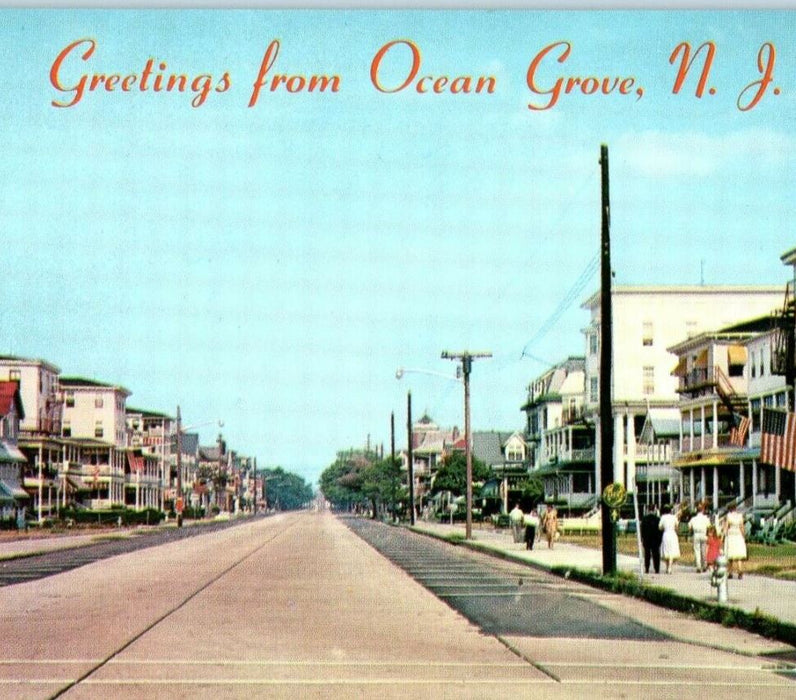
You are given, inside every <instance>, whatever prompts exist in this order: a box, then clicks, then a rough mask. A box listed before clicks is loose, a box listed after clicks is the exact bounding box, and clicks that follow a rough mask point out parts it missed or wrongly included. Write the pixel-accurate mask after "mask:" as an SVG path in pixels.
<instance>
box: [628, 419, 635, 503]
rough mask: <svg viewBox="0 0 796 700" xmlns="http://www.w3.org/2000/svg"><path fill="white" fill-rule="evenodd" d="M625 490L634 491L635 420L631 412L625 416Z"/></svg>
mask: <svg viewBox="0 0 796 700" xmlns="http://www.w3.org/2000/svg"><path fill="white" fill-rule="evenodd" d="M627 490H628V491H632V492H633V493H637V491H636V421H635V420H634V416H633V414H632V413H629V414H628V416H627Z"/></svg>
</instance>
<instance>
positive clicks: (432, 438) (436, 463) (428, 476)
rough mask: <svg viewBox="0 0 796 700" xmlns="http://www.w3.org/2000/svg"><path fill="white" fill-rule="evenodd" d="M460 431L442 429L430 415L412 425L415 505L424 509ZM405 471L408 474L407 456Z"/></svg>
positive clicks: (456, 429) (404, 456) (454, 428)
mask: <svg viewBox="0 0 796 700" xmlns="http://www.w3.org/2000/svg"><path fill="white" fill-rule="evenodd" d="M459 437H460V433H459V429H458V428H456V427H453V428H450V429H446V428H440V427H439V425H437V424H436V423H435V422H434V421H433V420H432V419H431V418H430V417H429V416H428V415H425V414H424V415H423V416H422V417H421V418H420V419H419V420H417V421H415V422H414V423H413V424H412V467H413V470H414V482H415V483H414V491H415V503H416V504H417V506H418V507H419V508H421V509H422V508H423V506H424V505H425V501H426V498H427V494H428V493H429V491H430V490H431V484H432V480H433V478H434V475H435V474H436V473H437V470H438V469H439V467H440V465H441V464H442V459H443V457H444V456H445V450H446V447H447V446H449V445H453V444H454V443H456V441H457V440H458V439H459ZM403 458H404V462H405V464H404V469H405V470H407V472H408V466H409V465H408V463H406V454H404V455H403Z"/></svg>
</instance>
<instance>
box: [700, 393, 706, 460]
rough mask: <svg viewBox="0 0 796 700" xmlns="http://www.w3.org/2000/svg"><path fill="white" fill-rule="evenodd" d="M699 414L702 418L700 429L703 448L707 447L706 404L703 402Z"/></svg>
mask: <svg viewBox="0 0 796 700" xmlns="http://www.w3.org/2000/svg"><path fill="white" fill-rule="evenodd" d="M699 415H700V420H701V424H700V425H701V429H700V431H699V448H700V449H701V450H704V449H705V405H704V404H702V405H701V406H700V407H699Z"/></svg>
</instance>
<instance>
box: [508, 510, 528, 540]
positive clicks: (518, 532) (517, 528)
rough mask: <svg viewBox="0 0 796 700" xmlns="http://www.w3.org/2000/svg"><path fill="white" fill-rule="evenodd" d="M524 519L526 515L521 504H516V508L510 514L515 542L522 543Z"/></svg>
mask: <svg viewBox="0 0 796 700" xmlns="http://www.w3.org/2000/svg"><path fill="white" fill-rule="evenodd" d="M523 518H524V513H523V512H522V509H521V508H520V504H519V503H515V504H514V508H512V509H511V512H510V513H509V522H510V523H511V534H512V535H513V537H514V541H515V542H522V536H523V522H522V521H523Z"/></svg>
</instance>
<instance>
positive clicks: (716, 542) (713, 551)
mask: <svg viewBox="0 0 796 700" xmlns="http://www.w3.org/2000/svg"><path fill="white" fill-rule="evenodd" d="M719 554H721V538H719V533H718V532H716V528H715V527H714V526H713V525H708V545H707V552H706V555H705V561H706V563H707V565H708V566H709V567H710V568H711V569H714V570H715V568H716V559H717V558H718V556H719Z"/></svg>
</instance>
